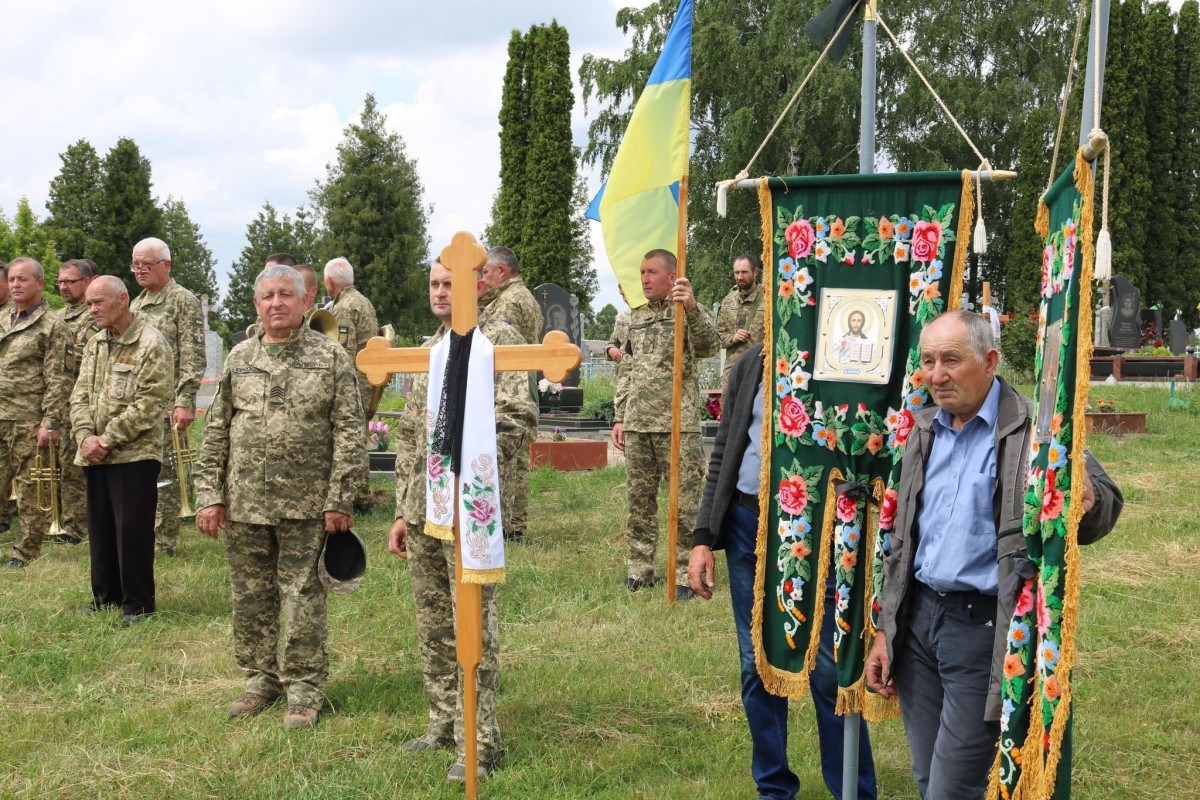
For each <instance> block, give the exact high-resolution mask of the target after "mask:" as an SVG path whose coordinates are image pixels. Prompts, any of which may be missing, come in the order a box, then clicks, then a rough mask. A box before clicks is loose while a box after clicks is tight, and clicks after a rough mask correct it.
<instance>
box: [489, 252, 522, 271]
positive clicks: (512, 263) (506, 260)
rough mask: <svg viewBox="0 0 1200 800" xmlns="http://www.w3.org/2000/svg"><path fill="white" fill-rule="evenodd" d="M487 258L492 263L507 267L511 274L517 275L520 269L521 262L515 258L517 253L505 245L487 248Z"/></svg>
mask: <svg viewBox="0 0 1200 800" xmlns="http://www.w3.org/2000/svg"><path fill="white" fill-rule="evenodd" d="M487 260H488V261H490V262H492V263H493V264H500V265H502V266H505V267H507V268H508V271H509V272H511V273H512V274H513V275H517V274H519V273H520V271H521V262H520V261H519V260H518V259H517V254H516V253H514V252H513V251H512V250H510V249H509V248H507V247H493V248H492V249H491V250H488V251H487Z"/></svg>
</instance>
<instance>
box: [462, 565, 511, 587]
mask: <svg viewBox="0 0 1200 800" xmlns="http://www.w3.org/2000/svg"><path fill="white" fill-rule="evenodd" d="M462 582H463V583H477V584H479V585H481V586H483V585H486V584H489V583H504V567H500V568H498V569H464V570H463V571H462Z"/></svg>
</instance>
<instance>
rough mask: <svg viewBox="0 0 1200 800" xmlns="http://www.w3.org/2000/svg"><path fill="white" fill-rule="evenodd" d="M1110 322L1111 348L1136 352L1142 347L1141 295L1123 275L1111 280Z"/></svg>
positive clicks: (1109, 338)
mask: <svg viewBox="0 0 1200 800" xmlns="http://www.w3.org/2000/svg"><path fill="white" fill-rule="evenodd" d="M1112 292H1113V301H1112V309H1113V314H1112V322H1110V323H1109V329H1108V340H1109V342H1111V343H1112V346H1113V347H1120V348H1122V349H1125V350H1136V349H1138V348H1139V347H1141V346H1142V324H1141V315H1140V313H1139V309H1140V306H1141V300H1142V293H1141V292H1140V291H1139V290H1138V288H1137V287H1136V286H1134V285H1133V284H1132V283H1130V282H1129V281H1128V280H1127V279H1126V278H1125V276H1124V275H1114V276H1113V279H1112Z"/></svg>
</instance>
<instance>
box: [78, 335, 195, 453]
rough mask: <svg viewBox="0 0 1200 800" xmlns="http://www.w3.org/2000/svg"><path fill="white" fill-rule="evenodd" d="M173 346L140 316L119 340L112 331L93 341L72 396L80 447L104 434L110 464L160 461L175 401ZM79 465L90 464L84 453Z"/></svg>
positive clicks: (85, 355) (84, 352)
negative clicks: (166, 419) (165, 414)
mask: <svg viewBox="0 0 1200 800" xmlns="http://www.w3.org/2000/svg"><path fill="white" fill-rule="evenodd" d="M172 361H173V358H172V355H171V347H170V346H169V345H168V344H167V340H166V339H165V338H164V337H163V335H162V334H161V333H159V332H158V329H156V328H152V327H150V326H149V325H147V324H146V321H145V320H144V319H142V318H141V317H140V316H138V315H136V314H135V315H134V317H133V322H132V323H130V325H129V327H128V328H126V329H125V332H124V333H122V334H121V335H120V336H118V337H116V338H115V339H114V338H112V337H111V336H110V335H109V332H108V331H100V333H98V334H96V335H95V336H93V337H92V338H91V339H89V340H88V343H87V345H86V346H85V347H84V349H83V353H82V356H81V358H80V364H79V380H77V381H76V382H75V391H73V392H72V393H71V435H72V437H73V438H74V440H75V445H76V447H78V446H79V445H81V444H83V440H84V439H86V438H87V437H89V436H101V437H103V438H104V441H105V442H107V443H108V446H109V447H110V448H112V451H111V452H110V453H109V454H108V457H107V458H106V459H104V463H105V464H130V463H132V462H134V461H161V460H162V452H163V424H162V410H163V408H164V407H165V406H166V405H167V404H168V403H170V402H171V395H172V389H173V384H172V382H171V362H172ZM75 463H76V464H78V465H79V466H81V467H87V466H90V464H88V462H87V460H86V459H85V458H84V457H83V456H82V455H81V454H79V453H76V455H75Z"/></svg>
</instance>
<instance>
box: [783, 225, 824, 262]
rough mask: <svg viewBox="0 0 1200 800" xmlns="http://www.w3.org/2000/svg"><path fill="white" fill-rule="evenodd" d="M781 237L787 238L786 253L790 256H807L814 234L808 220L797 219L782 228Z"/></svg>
mask: <svg viewBox="0 0 1200 800" xmlns="http://www.w3.org/2000/svg"><path fill="white" fill-rule="evenodd" d="M783 238H784V239H786V240H787V243H788V254H789V255H790V256H791V257H792V258H808V254H809V251H811V250H812V245H813V240H814V239H815V238H816V236H815V234H814V233H813V227H812V224H811V223H809V221H808V220H806V219H798V220H796V221H795V222H793V223H792V224H791V225H788V226H787V228H785V229H784V231H783Z"/></svg>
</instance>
